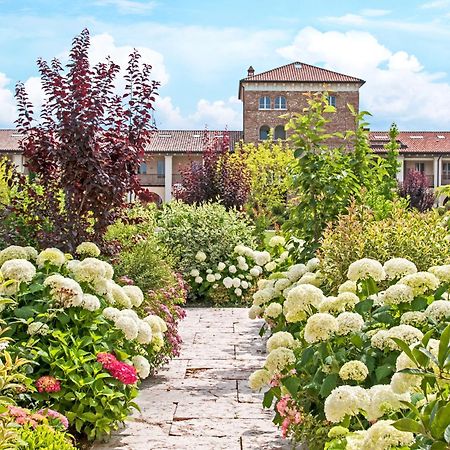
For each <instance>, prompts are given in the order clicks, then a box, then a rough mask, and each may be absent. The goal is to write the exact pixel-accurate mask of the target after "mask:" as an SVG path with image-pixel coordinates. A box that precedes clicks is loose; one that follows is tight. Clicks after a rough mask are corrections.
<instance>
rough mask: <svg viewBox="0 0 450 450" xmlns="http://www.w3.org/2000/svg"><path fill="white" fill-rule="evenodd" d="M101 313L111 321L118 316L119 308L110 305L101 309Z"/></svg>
mask: <svg viewBox="0 0 450 450" xmlns="http://www.w3.org/2000/svg"><path fill="white" fill-rule="evenodd" d="M103 315H104V316H105V317H106V318H107V319H108V320H111V321H113V322H115V321H116V319H117V318H118V317H119V316H120V310H119V309H117V308H114V307H112V306H108V307H107V308H105V309H104V310H103Z"/></svg>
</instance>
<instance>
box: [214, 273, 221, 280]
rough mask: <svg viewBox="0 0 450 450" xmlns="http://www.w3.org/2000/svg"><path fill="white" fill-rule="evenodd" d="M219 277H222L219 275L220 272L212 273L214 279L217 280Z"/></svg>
mask: <svg viewBox="0 0 450 450" xmlns="http://www.w3.org/2000/svg"><path fill="white" fill-rule="evenodd" d="M221 278H222V275H221V274H220V273H215V274H214V279H215V280H216V281H219V280H220V279H221Z"/></svg>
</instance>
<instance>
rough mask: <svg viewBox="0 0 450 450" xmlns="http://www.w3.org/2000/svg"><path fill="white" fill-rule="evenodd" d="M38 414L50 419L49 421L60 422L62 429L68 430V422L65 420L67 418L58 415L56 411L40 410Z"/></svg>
mask: <svg viewBox="0 0 450 450" xmlns="http://www.w3.org/2000/svg"><path fill="white" fill-rule="evenodd" d="M38 414H42V415H44V416H47V417H50V418H51V419H56V420H59V421H60V422H61V425H62V426H63V427H64V428H66V429H67V428H69V421H68V419H67V417H66V416H65V415H63V414H61V413H59V412H58V411H55V410H54V409H50V408H48V409H41V410H39V411H38Z"/></svg>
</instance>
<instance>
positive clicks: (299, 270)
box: [286, 264, 306, 282]
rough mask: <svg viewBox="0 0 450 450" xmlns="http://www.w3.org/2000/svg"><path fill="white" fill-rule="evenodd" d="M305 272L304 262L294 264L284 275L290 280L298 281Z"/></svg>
mask: <svg viewBox="0 0 450 450" xmlns="http://www.w3.org/2000/svg"><path fill="white" fill-rule="evenodd" d="M305 273H306V266H305V265H304V264H295V265H293V266H291V267H289V269H288V270H287V272H286V277H287V278H289V280H291V281H292V282H295V281H298V280H299V279H300V278H301V277H302V276H303V275H304V274H305Z"/></svg>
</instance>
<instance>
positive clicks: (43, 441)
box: [17, 424, 75, 450]
mask: <svg viewBox="0 0 450 450" xmlns="http://www.w3.org/2000/svg"><path fill="white" fill-rule="evenodd" d="M20 439H21V440H22V441H23V444H22V443H21V444H19V445H18V447H17V449H18V450H75V447H74V446H73V445H72V443H71V442H70V441H69V440H68V439H67V437H66V435H65V433H63V432H61V431H58V430H55V429H54V428H52V427H51V426H49V425H45V424H41V425H37V426H36V427H34V428H33V427H32V426H29V425H28V426H25V427H23V428H22V429H21V432H20Z"/></svg>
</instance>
